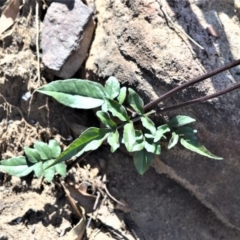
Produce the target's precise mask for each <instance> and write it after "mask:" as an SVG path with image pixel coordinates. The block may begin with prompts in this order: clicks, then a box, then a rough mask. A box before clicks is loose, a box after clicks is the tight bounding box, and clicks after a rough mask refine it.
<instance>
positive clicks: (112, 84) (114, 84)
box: [105, 77, 120, 99]
mask: <svg viewBox="0 0 240 240" xmlns="http://www.w3.org/2000/svg"><path fill="white" fill-rule="evenodd" d="M105 92H106V94H107V96H108V98H110V99H114V98H115V97H117V96H118V94H119V92H120V83H119V82H118V80H117V79H116V78H115V77H110V78H108V80H107V81H106V84H105Z"/></svg>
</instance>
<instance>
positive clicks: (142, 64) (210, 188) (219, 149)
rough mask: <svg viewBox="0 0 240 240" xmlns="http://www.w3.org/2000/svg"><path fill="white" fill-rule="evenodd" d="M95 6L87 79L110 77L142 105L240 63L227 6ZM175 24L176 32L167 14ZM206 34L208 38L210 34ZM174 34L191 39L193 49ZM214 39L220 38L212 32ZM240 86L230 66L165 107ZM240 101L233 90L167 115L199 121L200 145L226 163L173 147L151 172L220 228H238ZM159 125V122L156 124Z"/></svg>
mask: <svg viewBox="0 0 240 240" xmlns="http://www.w3.org/2000/svg"><path fill="white" fill-rule="evenodd" d="M158 2H160V1H157V0H139V1H135V0H123V1H120V0H119V1H101V0H96V1H95V4H96V9H97V12H98V25H97V28H96V36H95V39H94V41H93V44H92V47H91V50H90V53H89V58H88V60H87V62H86V72H85V74H86V77H87V78H88V79H94V78H96V76H98V77H100V78H101V79H103V80H105V79H107V78H108V77H109V76H115V77H116V78H118V79H119V81H121V83H122V84H127V85H129V86H131V87H132V88H134V89H136V90H137V91H138V93H139V94H140V95H141V96H142V97H143V98H144V101H145V103H148V102H149V101H150V100H153V99H155V98H156V97H157V96H159V95H161V94H163V93H165V92H166V91H168V90H170V89H172V88H173V87H176V86H178V85H180V84H182V83H185V82H186V81H189V80H190V79H192V78H193V77H197V76H199V75H202V74H204V73H206V72H208V71H210V70H213V69H216V68H218V67H220V66H222V65H224V64H226V63H229V62H231V61H232V60H234V59H235V60H236V59H238V58H240V41H239V39H240V36H239V35H240V25H239V20H238V16H237V14H235V9H234V5H233V4H231V1H227V0H222V1H200V0H198V1H194V0H183V1H166V0H162V1H161V2H160V4H162V7H161V6H160V4H159V3H158ZM166 14H167V15H168V16H169V17H170V18H171V19H172V21H173V22H174V25H173V24H172V22H171V21H170V20H169V18H168V17H167V15H166ZM209 27H211V28H212V29H213V32H211V31H209ZM179 29H181V30H182V31H183V32H184V33H186V34H187V35H188V36H190V37H191V38H192V39H193V40H194V41H196V42H197V43H198V45H201V46H198V45H196V44H195V43H193V42H191V41H190V40H189V39H188V38H187V37H186V36H185V35H184V34H183V33H182V32H181V31H180V30H179ZM214 32H216V33H217V35H214V34H213V33H214ZM239 81H240V68H239V67H235V68H233V69H231V70H229V71H227V72H224V73H221V74H219V75H217V76H214V77H212V78H211V79H208V80H206V81H204V82H202V83H199V84H197V85H196V86H193V87H191V88H188V89H186V90H184V91H182V92H181V93H179V94H177V95H176V96H174V97H173V98H172V99H171V100H168V101H167V102H166V103H165V102H164V103H162V104H163V105H164V106H170V105H172V104H176V103H180V102H183V101H186V100H190V99H193V98H196V97H200V96H204V95H207V94H211V93H215V92H217V91H220V90H222V89H225V88H226V87H228V86H230V85H232V84H234V83H236V82H239ZM239 106H240V101H239V93H238V91H235V92H232V93H229V94H227V95H224V96H222V97H220V98H217V99H213V100H211V101H208V102H206V103H201V104H199V105H197V106H193V107H186V108H184V109H180V110H176V111H173V112H169V113H167V114H166V117H173V116H176V115H179V114H181V115H189V116H191V117H193V118H195V119H196V120H197V123H196V124H194V126H195V127H196V129H198V138H199V141H200V142H201V143H203V144H204V145H205V146H206V148H208V149H209V150H210V151H211V152H213V153H214V154H215V155H217V156H222V157H223V158H224V160H223V161H217V160H212V159H208V158H205V157H203V156H200V155H197V154H195V153H192V152H189V151H187V150H184V149H183V148H181V147H177V148H176V149H174V150H170V151H167V150H165V151H163V153H162V155H160V157H159V158H157V159H156V160H155V161H154V163H153V166H154V168H155V169H156V171H157V172H159V173H167V174H168V175H169V176H170V177H171V178H173V179H175V180H176V181H178V182H179V183H180V184H181V185H183V186H184V187H185V188H187V189H189V190H190V191H191V192H192V193H193V194H194V195H195V196H197V197H198V198H199V199H200V200H201V201H202V203H203V204H205V205H206V206H207V207H209V208H210V209H211V210H212V211H213V212H214V213H215V214H216V215H217V216H218V217H219V218H220V219H221V220H222V221H223V222H225V223H226V224H228V225H229V226H232V227H236V228H238V229H240V211H239V209H240V191H238V188H237V186H238V184H239V182H240V157H239V156H240V147H239V146H240V138H239V136H240V128H239V126H240V111H239ZM155 121H156V122H159V123H160V122H161V119H160V117H158V116H156V117H155Z"/></svg>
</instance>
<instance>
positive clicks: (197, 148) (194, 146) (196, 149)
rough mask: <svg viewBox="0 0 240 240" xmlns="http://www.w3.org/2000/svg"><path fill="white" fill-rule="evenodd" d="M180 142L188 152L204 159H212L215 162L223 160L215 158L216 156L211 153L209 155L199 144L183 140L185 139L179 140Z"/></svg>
mask: <svg viewBox="0 0 240 240" xmlns="http://www.w3.org/2000/svg"><path fill="white" fill-rule="evenodd" d="M180 142H181V144H182V145H183V146H184V147H185V148H187V149H188V150H190V151H193V152H196V153H198V154H200V155H203V156H205V157H209V158H213V159H216V160H222V159H223V158H221V157H217V156H215V155H213V154H212V153H210V152H209V151H208V150H207V149H206V148H205V147H204V146H203V145H202V144H200V143H199V142H197V141H192V140H185V139H183V138H181V140H180Z"/></svg>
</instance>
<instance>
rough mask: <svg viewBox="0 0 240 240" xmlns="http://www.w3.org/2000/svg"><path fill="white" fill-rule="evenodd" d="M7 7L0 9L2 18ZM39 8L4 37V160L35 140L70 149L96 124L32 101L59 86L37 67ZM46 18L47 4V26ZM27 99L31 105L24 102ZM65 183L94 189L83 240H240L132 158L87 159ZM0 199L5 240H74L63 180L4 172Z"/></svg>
mask: <svg viewBox="0 0 240 240" xmlns="http://www.w3.org/2000/svg"><path fill="white" fill-rule="evenodd" d="M6 4H7V2H6V1H5V2H4V1H2V2H1V3H0V7H1V9H0V13H1V12H2V9H3V8H4V6H5V5H6ZM35 4H36V2H35V1H31V0H27V1H24V3H23V4H22V7H21V9H20V12H19V16H18V17H17V19H16V21H15V23H14V25H13V26H12V27H11V28H10V29H9V30H7V31H6V32H4V34H2V35H1V36H0V49H1V50H0V60H1V61H0V65H1V72H0V84H1V87H0V125H1V128H0V136H1V139H0V155H1V159H6V158H10V157H13V156H19V155H22V153H23V147H24V146H31V145H32V144H33V142H34V141H35V140H41V141H45V142H47V141H48V140H49V139H53V138H54V139H56V140H57V141H58V142H60V143H61V146H62V148H64V147H66V146H67V145H68V144H69V143H70V142H71V141H72V140H73V139H74V137H75V136H76V135H77V131H78V130H79V128H81V127H89V126H92V125H97V124H98V122H97V119H96V118H95V117H94V115H93V113H91V112H89V111H88V112H87V111H79V110H73V109H69V108H66V107H64V106H62V105H60V104H58V103H56V102H55V101H54V100H52V99H50V98H48V97H45V96H43V95H40V94H37V93H34V94H33V92H34V90H36V89H37V88H38V87H40V86H42V85H44V84H46V83H47V82H50V81H52V80H54V76H52V75H49V74H48V73H46V72H45V70H44V66H43V65H42V64H41V63H40V66H38V62H37V54H36V49H37V48H36V26H35ZM45 12H46V10H45V9H44V5H43V3H41V4H40V13H39V17H40V19H41V20H42V19H43V17H44V14H45ZM39 34H41V32H40V33H39ZM39 67H40V72H41V79H40V80H39V79H38V77H37V71H38V68H39ZM82 70H83V72H84V69H81V71H82ZM26 93H30V94H31V98H29V99H27V100H26V99H25V96H26ZM73 124H75V125H74V126H75V127H76V128H77V130H76V128H74V129H73V127H72V126H73ZM69 126H71V128H70V127H69ZM106 179H107V181H106ZM65 181H66V182H71V183H74V184H75V185H76V184H78V185H79V184H80V185H81V183H83V182H85V181H87V182H88V183H89V184H90V186H91V189H89V188H88V189H87V192H86V194H88V195H87V197H86V199H87V200H86V199H85V200H84V203H85V204H86V205H88V206H89V209H90V210H89V211H90V212H91V211H92V212H93V214H92V215H91V214H88V215H87V221H89V218H90V216H92V221H91V223H90V226H89V228H88V230H87V234H86V236H85V239H99V240H100V239H147V240H156V239H166V240H176V239H184V240H186V239H196V240H197V239H201V240H202V239H232V240H235V239H236V240H237V239H240V232H239V231H237V230H235V229H232V228H229V227H227V226H225V225H224V224H223V223H222V222H221V221H219V220H218V219H217V217H216V216H215V215H214V214H213V213H212V212H211V211H210V210H208V209H207V208H206V207H205V206H203V205H202V204H201V203H200V202H199V201H198V200H197V199H196V198H195V197H194V196H192V195H191V193H190V192H188V191H187V190H185V189H184V188H183V187H181V186H180V185H179V184H177V183H176V182H174V181H173V180H171V179H169V178H168V177H167V176H166V175H159V174H157V173H156V172H155V171H154V170H153V169H150V170H149V171H148V172H147V173H146V174H145V175H144V176H143V177H142V176H140V175H138V174H137V172H136V170H135V169H134V166H133V162H132V159H131V157H130V156H129V155H127V154H126V153H123V152H121V151H118V152H117V153H115V154H114V155H112V154H111V153H110V151H109V147H107V146H103V147H102V148H100V149H99V150H98V151H95V152H93V153H91V154H90V155H88V156H87V157H85V159H84V161H83V162H81V163H80V164H79V166H76V167H74V168H72V169H71V171H69V174H68V176H67V178H66V179H65ZM75 185H74V186H75ZM105 187H106V188H107V189H108V190H109V192H110V193H111V195H113V196H114V198H116V199H117V200H118V201H121V202H124V203H125V207H122V206H121V205H119V204H118V203H117V202H116V201H115V200H114V199H113V198H112V197H111V196H110V195H109V194H108V193H107V190H106V188H105ZM98 192H99V194H100V195H101V197H100V200H99V204H98V205H99V206H98V211H93V210H91V209H92V208H93V206H92V205H91V204H92V203H93V198H92V197H94V202H95V200H96V196H97V193H98ZM91 194H92V195H91ZM89 195H90V196H89ZM0 199H1V201H0V239H35V240H37V239H43V238H44V239H58V238H59V239H61V238H62V239H64V238H65V239H74V238H67V236H68V235H67V233H68V232H69V231H70V230H71V229H72V227H73V226H75V225H76V224H77V223H78V221H79V218H78V217H77V213H76V211H73V209H72V208H71V206H70V204H69V197H66V192H65V191H64V188H63V187H62V185H61V180H60V179H56V181H55V184H54V183H51V184H50V183H47V182H45V181H44V180H42V179H36V178H34V177H33V176H32V175H30V176H28V177H25V178H21V179H20V178H16V177H10V176H8V175H6V174H4V173H0ZM86 209H87V207H86Z"/></svg>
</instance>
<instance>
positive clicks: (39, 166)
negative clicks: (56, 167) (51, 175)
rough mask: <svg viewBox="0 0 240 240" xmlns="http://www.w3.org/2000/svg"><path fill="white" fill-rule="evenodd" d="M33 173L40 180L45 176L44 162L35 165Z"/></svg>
mask: <svg viewBox="0 0 240 240" xmlns="http://www.w3.org/2000/svg"><path fill="white" fill-rule="evenodd" d="M33 171H34V173H35V175H36V177H37V178H40V177H41V176H42V174H43V162H38V163H36V164H34V168H33Z"/></svg>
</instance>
